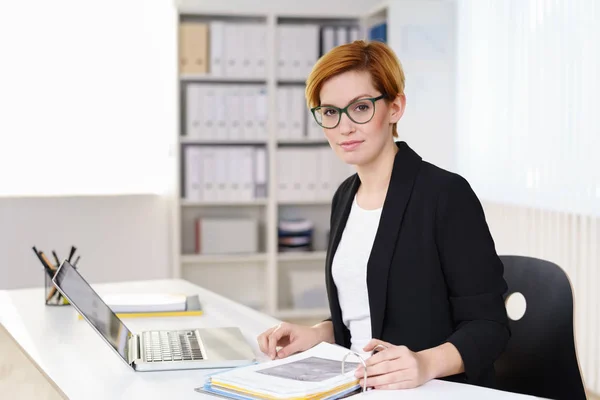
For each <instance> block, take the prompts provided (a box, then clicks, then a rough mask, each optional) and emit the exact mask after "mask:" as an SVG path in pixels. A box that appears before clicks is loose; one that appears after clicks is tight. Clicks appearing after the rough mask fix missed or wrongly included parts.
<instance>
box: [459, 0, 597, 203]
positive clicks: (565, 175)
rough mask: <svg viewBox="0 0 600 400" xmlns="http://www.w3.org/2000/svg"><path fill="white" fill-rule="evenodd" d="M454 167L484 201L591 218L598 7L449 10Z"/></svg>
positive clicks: (462, 4) (480, 1)
mask: <svg viewBox="0 0 600 400" xmlns="http://www.w3.org/2000/svg"><path fill="white" fill-rule="evenodd" d="M458 19H459V22H458V25H459V33H458V46H457V48H458V84H457V91H458V104H457V109H458V115H457V120H458V150H459V156H458V160H459V169H460V171H461V172H462V173H463V174H465V175H466V176H467V177H468V178H469V180H470V181H471V183H472V184H473V185H474V186H475V188H476V189H477V191H478V193H479V194H480V195H481V196H482V197H483V198H485V199H487V200H492V201H499V202H504V203H512V204H519V205H527V206H539V207H542V208H545V209H553V210H559V211H572V212H578V213H583V214H593V215H600V155H599V154H598V152H599V151H600V79H599V75H600V23H598V21H600V4H599V3H598V1H597V0H575V1H573V0H530V1H523V0H477V1H474V0H471V1H469V0H464V1H459V3H458Z"/></svg>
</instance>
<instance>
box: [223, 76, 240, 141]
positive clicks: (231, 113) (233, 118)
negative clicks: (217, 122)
mask: <svg viewBox="0 0 600 400" xmlns="http://www.w3.org/2000/svg"><path fill="white" fill-rule="evenodd" d="M243 89H244V88H243V87H240V86H238V85H232V86H227V87H226V93H225V94H226V101H225V106H226V113H225V114H226V117H225V126H226V127H227V128H226V129H227V140H233V141H240V140H242V139H244V132H243V124H242V118H243V111H244V109H243V103H242V100H243V99H242V90H243Z"/></svg>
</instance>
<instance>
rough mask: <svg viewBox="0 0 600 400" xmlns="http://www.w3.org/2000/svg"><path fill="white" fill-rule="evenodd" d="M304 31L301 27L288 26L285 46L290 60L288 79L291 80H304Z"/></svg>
mask: <svg viewBox="0 0 600 400" xmlns="http://www.w3.org/2000/svg"><path fill="white" fill-rule="evenodd" d="M305 32H306V29H305V27H304V26H302V25H290V27H289V31H288V38H287V40H288V44H287V46H286V51H287V56H286V58H287V59H288V60H291V63H290V64H289V65H290V69H291V71H290V75H291V76H290V78H291V79H292V80H302V81H304V80H305V79H306V75H305V74H304V58H305V57H306V50H305V47H306V46H305V41H306V40H307V38H306V37H305V36H304V33H305Z"/></svg>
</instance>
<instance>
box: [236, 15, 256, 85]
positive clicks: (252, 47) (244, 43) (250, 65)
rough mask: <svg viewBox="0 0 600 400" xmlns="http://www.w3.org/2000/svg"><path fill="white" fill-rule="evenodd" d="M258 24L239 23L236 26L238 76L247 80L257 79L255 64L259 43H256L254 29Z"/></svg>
mask: <svg viewBox="0 0 600 400" xmlns="http://www.w3.org/2000/svg"><path fill="white" fill-rule="evenodd" d="M255 25H256V24H252V23H237V24H236V37H237V39H236V41H237V43H236V45H237V49H238V56H239V63H238V69H237V70H236V76H244V77H246V78H255V77H256V75H255V73H254V64H255V63H254V62H253V61H252V60H253V59H254V57H255V56H256V46H257V43H256V42H255V41H254V36H253V29H254V26H255Z"/></svg>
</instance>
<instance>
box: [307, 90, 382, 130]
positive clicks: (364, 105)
mask: <svg viewBox="0 0 600 400" xmlns="http://www.w3.org/2000/svg"><path fill="white" fill-rule="evenodd" d="M384 97H385V95H384V94H382V95H381V96H377V97H368V98H364V99H358V100H356V101H354V102H352V103H350V104H348V105H347V106H346V107H344V108H339V107H335V106H317V107H313V108H311V109H310V111H311V112H312V115H313V117H315V121H317V124H319V125H321V126H322V127H323V128H325V129H333V128H335V127H336V126H338V124H339V123H340V121H341V119H342V114H346V115H347V116H348V118H350V120H351V121H352V122H355V123H357V124H366V123H367V122H369V121H370V120H371V119H373V116H374V115H375V102H376V101H377V100H381V99H383V98H384Z"/></svg>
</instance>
